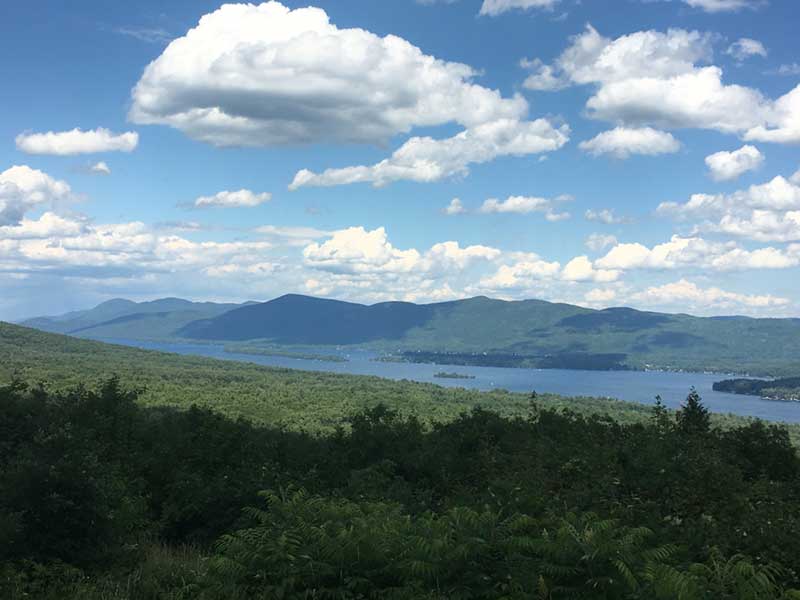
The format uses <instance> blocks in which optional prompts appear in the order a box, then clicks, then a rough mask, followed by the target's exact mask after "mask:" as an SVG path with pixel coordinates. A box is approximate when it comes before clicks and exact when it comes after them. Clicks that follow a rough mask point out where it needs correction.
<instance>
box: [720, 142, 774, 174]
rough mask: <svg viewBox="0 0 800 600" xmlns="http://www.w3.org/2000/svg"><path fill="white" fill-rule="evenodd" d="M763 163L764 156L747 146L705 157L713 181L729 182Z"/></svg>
mask: <svg viewBox="0 0 800 600" xmlns="http://www.w3.org/2000/svg"><path fill="white" fill-rule="evenodd" d="M763 163H764V155H763V154H761V152H760V151H759V149H758V148H756V147H755V146H751V145H749V144H747V145H745V146H742V147H741V148H739V149H738V150H734V151H733V152H725V151H722V152H715V153H714V154H711V155H709V156H706V165H707V166H708V169H709V171H710V172H711V177H712V178H713V179H714V180H715V181H729V180H731V179H736V178H737V177H739V176H740V175H743V174H744V173H747V172H748V171H753V170H755V169H757V168H759V167H760V166H761V165H762V164H763Z"/></svg>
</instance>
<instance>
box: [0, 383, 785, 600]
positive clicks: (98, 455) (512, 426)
mask: <svg viewBox="0 0 800 600" xmlns="http://www.w3.org/2000/svg"><path fill="white" fill-rule="evenodd" d="M0 427H2V431H0V434H1V435H0V596H2V597H3V598H9V599H10V600H17V599H22V598H43V599H61V598H83V599H91V600H93V599H101V598H102V599H189V598H205V599H223V598H224V599H230V598H233V599H236V598H242V599H244V598H263V599H272V598H286V599H301V598H302V599H310V598H320V599H321V598H337V599H372V598H374V599H378V598H398V599H411V598H428V599H441V600H444V599H452V598H461V599H473V598H474V599H501V598H503V599H523V598H552V599H557V598H607V599H611V598H630V599H645V598H647V599H651V598H686V599H694V598H698V599H701V598H702V599H709V600H710V599H715V600H716V599H725V598H751V599H753V600H755V599H772V598H774V599H778V598H782V599H789V598H800V592H798V591H797V590H798V588H800V564H798V557H800V511H798V500H797V498H798V497H800V460H798V456H797V453H796V450H795V448H794V447H793V446H792V444H791V443H790V441H789V437H788V434H787V431H786V430H785V429H784V428H782V427H780V426H777V425H767V424H764V423H762V422H753V423H750V424H748V425H745V426H741V427H736V428H733V429H728V430H721V429H719V428H715V427H713V426H712V425H711V421H710V418H709V414H708V412H707V411H706V409H705V408H704V407H703V405H702V402H701V399H700V398H699V397H698V396H697V395H696V394H694V393H692V394H690V395H689V397H688V398H687V401H686V403H685V405H684V407H683V409H682V410H680V411H678V412H677V413H675V414H670V413H668V412H667V411H665V410H664V409H663V407H661V406H660V405H657V406H656V407H655V408H653V409H651V410H650V414H649V418H648V419H647V420H646V421H644V422H641V423H636V424H628V425H625V424H620V423H618V422H615V421H614V420H613V419H610V418H607V417H602V416H582V415H579V414H576V413H574V412H571V411H569V410H565V409H562V410H552V409H544V408H542V407H540V406H538V405H537V404H536V403H535V402H532V403H531V404H530V405H529V409H528V414H527V415H525V416H524V417H523V416H519V417H502V416H500V415H498V414H496V413H494V412H492V411H489V410H486V409H482V408H480V407H475V408H473V409H472V410H470V411H468V412H464V413H462V414H461V415H459V416H458V417H457V418H455V419H454V420H452V421H450V422H447V423H430V422H427V421H425V420H423V419H420V418H418V417H414V416H402V415H400V414H399V413H398V412H397V411H394V410H391V409H389V408H387V407H385V406H383V405H380V404H378V405H376V406H375V407H373V408H371V409H368V410H364V411H360V412H358V413H356V414H353V415H351V416H349V417H347V418H344V419H342V421H341V423H340V424H339V425H338V426H337V427H336V428H335V429H334V430H333V431H332V432H331V433H328V434H323V435H315V434H311V433H308V432H304V431H291V430H288V429H286V428H279V427H270V426H265V425H261V426H257V425H254V424H252V423H250V422H248V421H246V420H243V419H238V420H233V419H230V418H227V417H224V416H222V415H220V414H219V413H215V412H213V411H211V410H208V409H202V408H198V407H192V408H189V409H188V410H175V409H169V408H145V407H142V406H141V405H140V404H138V403H137V392H136V391H135V390H132V389H127V388H125V387H124V386H122V384H121V383H120V381H119V380H117V379H115V378H111V379H108V380H106V381H105V382H104V383H102V384H101V385H100V386H98V387H96V388H89V387H86V386H77V387H74V388H72V389H70V390H66V391H61V392H52V391H48V390H47V389H46V387H43V386H30V385H27V384H25V383H23V382H21V381H19V380H14V381H12V382H10V383H9V384H7V385H4V386H3V387H2V388H0Z"/></svg>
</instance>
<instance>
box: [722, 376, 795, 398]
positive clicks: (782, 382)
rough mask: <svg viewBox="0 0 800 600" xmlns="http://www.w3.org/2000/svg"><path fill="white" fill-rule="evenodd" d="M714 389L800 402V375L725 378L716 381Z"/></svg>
mask: <svg viewBox="0 0 800 600" xmlns="http://www.w3.org/2000/svg"><path fill="white" fill-rule="evenodd" d="M713 387H714V390H715V391H718V392H730V393H732V394H744V395H747V396H761V397H762V398H770V399H772V400H785V401H789V402H800V377H784V378H781V379H769V380H764V379H725V380H723V381H717V382H715V383H714V386H713Z"/></svg>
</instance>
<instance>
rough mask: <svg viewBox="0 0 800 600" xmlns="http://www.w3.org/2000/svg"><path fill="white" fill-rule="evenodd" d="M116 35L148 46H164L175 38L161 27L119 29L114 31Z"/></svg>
mask: <svg viewBox="0 0 800 600" xmlns="http://www.w3.org/2000/svg"><path fill="white" fill-rule="evenodd" d="M114 33H118V34H120V35H126V36H128V37H132V38H135V39H137V40H139V41H140V42H147V43H148V44H164V43H166V42H169V41H170V40H171V39H172V38H173V37H175V36H173V35H172V34H171V33H169V32H168V31H166V30H164V29H161V28H159V27H118V28H116V29H114Z"/></svg>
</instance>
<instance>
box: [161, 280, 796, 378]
mask: <svg viewBox="0 0 800 600" xmlns="http://www.w3.org/2000/svg"><path fill="white" fill-rule="evenodd" d="M177 335H178V336H179V337H182V338H189V339H197V340H204V341H219V342H236V341H253V340H261V341H263V342H268V343H273V344H298V345H350V344H361V345H368V346H370V347H373V348H379V349H382V350H384V351H392V352H393V354H394V355H395V358H397V359H400V360H411V361H416V360H420V361H425V362H440V363H443V364H444V363H451V364H453V363H463V364H483V365H487V366H488V365H496V366H532V367H567V368H603V369H607V368H637V369H640V368H661V369H686V370H714V371H732V372H740V373H744V372H747V373H763V374H782V373H794V372H800V320H798V319H754V318H746V317H725V318H718V317H711V318H704V317H693V316H689V315H680V314H664V313H655V312H645V311H639V310H634V309H631V308H608V309H605V310H592V309H588V308H582V307H579V306H572V305H569V304H556V303H550V302H544V301H541V300H522V301H515V302H507V301H503V300H493V299H490V298H485V297H477V298H470V299H467V300H458V301H453V302H441V303H436V304H423V305H419V304H412V303H408V302H385V303H380V304H374V305H371V306H367V305H363V304H356V303H352V302H342V301H338V300H328V299H321V298H312V297H308V296H301V295H294V294H291V295H287V296H282V297H280V298H277V299H275V300H272V301H269V302H264V303H261V304H252V305H249V306H245V307H241V308H236V309H233V310H230V311H228V312H225V313H224V314H221V315H219V316H215V317H211V318H205V319H201V320H198V321H195V322H191V323H188V324H187V325H186V326H185V327H182V328H181V329H179V330H178V331H177Z"/></svg>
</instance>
